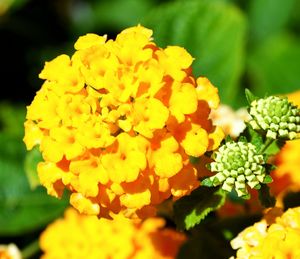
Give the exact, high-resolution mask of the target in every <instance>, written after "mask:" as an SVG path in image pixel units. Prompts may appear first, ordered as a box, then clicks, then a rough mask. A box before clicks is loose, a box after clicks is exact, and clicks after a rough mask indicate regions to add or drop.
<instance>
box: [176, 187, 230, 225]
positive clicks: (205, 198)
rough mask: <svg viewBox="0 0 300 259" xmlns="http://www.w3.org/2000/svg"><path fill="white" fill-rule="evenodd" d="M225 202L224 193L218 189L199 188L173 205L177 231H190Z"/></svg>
mask: <svg viewBox="0 0 300 259" xmlns="http://www.w3.org/2000/svg"><path fill="white" fill-rule="evenodd" d="M224 202H225V193H224V192H223V191H222V190H221V189H220V188H208V187H204V186H201V187H199V188H198V189H196V190H194V191H193V192H192V193H191V195H189V196H186V197H183V198H181V199H179V200H178V201H176V202H175V204H174V220H175V223H176V225H177V227H178V228H179V229H182V230H183V229H191V228H192V227H194V226H195V225H197V224H199V223H200V222H201V221H202V220H203V219H204V218H205V217H206V216H207V214H208V213H210V212H211V211H214V210H216V209H218V208H219V207H220V206H222V205H223V204H224Z"/></svg>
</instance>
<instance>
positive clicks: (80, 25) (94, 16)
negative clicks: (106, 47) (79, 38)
mask: <svg viewBox="0 0 300 259" xmlns="http://www.w3.org/2000/svg"><path fill="white" fill-rule="evenodd" d="M154 5H155V3H154V2H153V1H152V0H142V1H141V0H126V1H124V0H114V1H109V0H102V1H92V2H91V1H80V3H79V4H76V5H75V4H74V5H72V8H71V19H72V22H73V30H74V31H75V33H77V34H82V33H86V32H87V31H95V30H98V31H99V30H102V31H104V32H105V33H107V31H110V32H119V31H120V30H122V29H125V28H126V27H129V26H135V25H137V24H139V23H141V20H142V17H144V16H145V15H146V14H147V13H148V12H149V10H150V9H151V8H152V7H153V6H154Z"/></svg>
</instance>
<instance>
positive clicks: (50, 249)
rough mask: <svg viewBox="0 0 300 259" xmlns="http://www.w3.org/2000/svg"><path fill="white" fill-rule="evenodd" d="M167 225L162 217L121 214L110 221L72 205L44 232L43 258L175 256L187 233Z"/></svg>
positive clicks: (168, 257) (130, 258)
mask: <svg viewBox="0 0 300 259" xmlns="http://www.w3.org/2000/svg"><path fill="white" fill-rule="evenodd" d="M164 225H165V222H164V220H163V219H161V218H149V219H147V220H145V221H144V222H142V223H134V222H133V221H130V220H128V219H126V218H124V217H122V216H118V217H116V218H115V220H113V221H110V220H107V219H97V217H95V216H84V215H80V214H78V213H77V212H76V211H75V210H73V209H68V210H67V211H66V212H65V217H64V218H63V219H58V220H56V221H55V222H54V223H52V224H50V225H49V226H48V227H47V228H46V230H45V231H44V232H43V233H42V235H41V236H40V246H41V249H42V251H43V255H42V257H41V258H42V259H54V258H61V259H68V258H73V259H77V258H78V259H79V258H91V259H98V258H103V259H106V258H107V259H114V258H118V259H138V258H140V259H142V258H156V259H172V258H175V256H176V254H177V253H178V250H179V248H180V246H181V245H182V243H183V242H184V241H185V236H184V235H183V234H182V233H179V232H176V231H175V230H173V229H169V228H164Z"/></svg>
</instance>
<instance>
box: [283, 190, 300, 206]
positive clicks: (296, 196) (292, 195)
mask: <svg viewBox="0 0 300 259" xmlns="http://www.w3.org/2000/svg"><path fill="white" fill-rule="evenodd" d="M283 204H284V210H287V209H289V208H295V207H299V206H300V192H288V193H287V194H286V195H285V196H284V198H283Z"/></svg>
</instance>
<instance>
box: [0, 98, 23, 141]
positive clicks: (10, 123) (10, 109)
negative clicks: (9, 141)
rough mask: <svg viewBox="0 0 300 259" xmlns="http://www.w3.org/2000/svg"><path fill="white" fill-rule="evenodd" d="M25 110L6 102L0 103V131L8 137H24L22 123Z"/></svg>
mask: <svg viewBox="0 0 300 259" xmlns="http://www.w3.org/2000/svg"><path fill="white" fill-rule="evenodd" d="M24 120H25V108H24V107H22V106H19V105H17V104H10V103H8V102H1V103H0V130H1V132H5V133H7V134H9V135H13V136H16V137H18V138H22V137H23V135H24V127H23V122H24Z"/></svg>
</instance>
